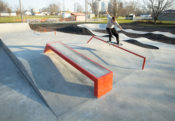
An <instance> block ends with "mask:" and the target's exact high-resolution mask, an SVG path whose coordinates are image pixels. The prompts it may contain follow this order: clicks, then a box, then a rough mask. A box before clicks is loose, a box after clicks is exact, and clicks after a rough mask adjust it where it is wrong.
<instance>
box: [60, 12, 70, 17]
mask: <svg viewBox="0 0 175 121" xmlns="http://www.w3.org/2000/svg"><path fill="white" fill-rule="evenodd" d="M62 17H63V18H70V17H71V13H69V12H63V13H62Z"/></svg>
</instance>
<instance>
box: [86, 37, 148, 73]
mask: <svg viewBox="0 0 175 121" xmlns="http://www.w3.org/2000/svg"><path fill="white" fill-rule="evenodd" d="M93 38H95V39H97V40H100V41H102V42H105V43H107V41H105V40H102V39H100V38H98V37H96V36H92V37H91V38H90V39H89V40H88V41H87V44H88V43H89V42H90V41H91V40H92V39H93ZM111 45H112V46H114V47H117V48H119V49H121V50H124V51H126V52H128V53H131V54H133V55H136V56H138V57H140V58H143V64H142V70H144V67H145V63H146V57H144V56H141V55H139V54H137V53H134V52H132V51H130V50H127V49H125V48H122V47H119V46H117V45H115V44H111Z"/></svg>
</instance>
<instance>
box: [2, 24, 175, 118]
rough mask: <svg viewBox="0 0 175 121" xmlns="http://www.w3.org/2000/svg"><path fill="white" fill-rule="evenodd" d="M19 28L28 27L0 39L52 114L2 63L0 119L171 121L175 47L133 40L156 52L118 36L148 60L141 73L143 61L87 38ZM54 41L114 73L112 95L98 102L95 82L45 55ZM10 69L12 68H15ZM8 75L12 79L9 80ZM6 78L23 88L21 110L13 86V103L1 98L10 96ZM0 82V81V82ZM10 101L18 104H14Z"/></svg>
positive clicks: (174, 98) (174, 100) (174, 105)
mask: <svg viewBox="0 0 175 121" xmlns="http://www.w3.org/2000/svg"><path fill="white" fill-rule="evenodd" d="M22 26H25V27H27V28H26V31H25V29H24V30H23V32H21V31H19V32H9V33H8V32H7V33H5V34H1V32H0V37H1V38H2V40H3V42H4V43H5V44H6V45H7V46H8V48H9V49H10V50H11V51H12V52H13V54H14V55H15V56H16V57H17V58H18V59H19V61H20V62H21V63H22V64H23V66H24V67H25V70H26V71H27V72H28V73H27V74H28V76H30V77H31V79H32V81H33V83H34V84H35V86H36V87H37V88H38V90H39V93H40V94H41V95H42V96H43V97H44V100H45V101H46V102H47V104H48V105H49V107H50V108H51V109H52V110H53V111H54V114H55V115H54V114H53V113H52V111H51V110H50V109H49V108H47V106H46V105H45V103H44V101H43V100H42V99H41V98H40V97H39V96H38V95H37V94H36V93H35V91H33V89H32V88H31V86H30V85H28V87H27V86H25V84H24V82H26V81H23V79H22V78H19V77H17V76H16V73H17V74H19V75H20V73H18V71H16V70H14V71H13V70H12V69H11V68H10V66H8V67H7V66H5V63H7V62H8V61H5V62H4V61H0V62H1V63H3V64H1V65H3V66H0V68H1V71H0V75H3V77H2V76H0V83H1V86H0V87H3V88H1V90H2V89H4V90H3V91H1V94H0V98H1V99H2V100H0V120H3V121H9V120H13V118H15V119H16V120H18V121H22V120H24V119H25V120H29V119H32V120H39V119H40V120H47V119H49V120H51V121H52V120H55V118H56V119H57V120H59V121H68V120H71V121H78V120H83V121H88V120H91V121H97V120H100V121H116V120H124V121H133V120H134V121H140V120H143V121H148V120H149V121H174V119H175V110H174V109H175V75H174V73H175V64H174V62H175V57H174V54H175V47H174V45H168V44H164V43H159V42H154V41H151V40H149V39H146V38H137V40H138V41H142V42H144V43H149V44H152V45H155V46H158V47H159V50H150V49H145V48H141V47H138V46H135V45H132V44H129V43H126V42H124V41H122V40H127V39H131V38H129V37H127V36H126V35H124V34H120V38H121V41H122V43H123V46H122V47H124V48H126V49H129V50H131V51H134V52H136V53H138V54H141V55H143V56H145V57H146V58H147V61H146V66H145V69H144V70H143V71H142V70H141V66H142V61H143V60H142V59H141V58H138V57H136V56H134V55H131V54H129V53H127V52H124V51H122V50H120V49H117V48H114V47H112V46H109V45H108V44H105V43H103V42H100V41H98V40H95V39H93V40H92V41H91V42H90V43H89V44H86V41H87V40H88V39H89V38H90V36H85V35H75V34H67V33H61V32H57V33H56V36H55V35H54V32H46V33H38V32H33V31H31V30H30V28H28V25H26V24H23V25H22V24H21V25H20V26H18V25H16V26H15V25H13V28H18V27H22ZM25 27H24V28H25ZM22 28H23V27H22ZM9 29H10V28H9ZM1 31H3V30H1ZM101 38H102V39H105V40H106V39H108V38H105V37H101ZM52 41H61V42H63V43H65V44H67V45H69V46H71V47H72V48H74V49H75V50H77V51H79V52H80V53H82V54H84V55H85V56H87V57H89V58H91V59H92V60H94V61H95V62H97V63H99V64H101V65H103V66H104V67H106V68H109V69H110V70H112V71H113V73H114V80H113V90H112V91H111V92H109V93H108V94H107V95H105V96H103V97H102V98H100V99H96V98H95V97H94V96H93V82H92V81H91V80H89V79H88V78H87V77H86V76H84V75H83V74H81V73H80V72H79V71H78V70H76V69H75V68H73V67H72V66H71V65H70V64H68V63H67V62H65V61H64V60H63V59H61V58H60V57H58V56H57V55H56V54H54V53H52V54H46V55H45V54H43V51H44V47H45V44H46V43H47V42H52ZM3 53H5V52H4V51H1V52H0V54H1V58H4V55H7V54H3ZM6 58H8V56H6ZM1 60H2V59H1ZM5 60H7V59H5ZM12 66H13V68H16V67H15V66H14V65H13V64H12ZM2 68H3V69H2ZM4 68H7V69H6V70H5V69H4ZM2 70H4V71H2ZM8 74H11V75H15V76H14V77H13V76H8ZM24 76H26V75H24ZM9 77H11V78H10V79H9V80H12V79H15V80H18V81H19V82H18V83H19V84H20V85H21V86H20V87H21V88H22V87H23V85H24V88H22V89H23V90H22V89H21V90H19V91H18V93H17V94H18V95H19V97H22V98H25V100H24V103H23V106H21V105H20V101H23V100H22V99H21V98H18V97H17V98H16V95H17V94H16V92H15V89H18V85H17V84H16V83H15V84H14V88H10V94H11V96H10V97H13V98H7V99H5V96H7V95H8V94H9V93H6V92H8V91H7V90H8V88H7V87H6V86H4V85H5V84H4V83H3V82H6V85H11V84H13V83H10V81H6V78H9ZM1 80H4V81H2V82H1ZM27 84H28V83H26V85H27ZM4 87H5V88H4ZM27 91H31V92H32V94H31V93H29V94H28V93H27V95H35V101H33V100H31V98H30V97H27V96H25V95H26V94H23V93H22V92H27ZM21 93H22V94H21ZM36 100H39V101H36ZM14 102H17V103H16V104H14ZM7 103H8V105H7ZM9 105H13V106H14V108H13V109H14V110H11V107H9ZM29 105H30V106H31V107H30V108H29V110H26V109H28V108H25V106H26V107H27V106H29ZM2 109H7V111H6V112H4V110H2ZM24 110H26V111H24ZM35 111H36V112H40V114H38V115H37V113H36V112H35ZM16 112H21V113H22V112H23V113H24V114H25V115H24V117H23V116H20V115H19V113H16ZM44 114H45V115H44ZM36 115H37V116H36ZM2 116H3V118H2Z"/></svg>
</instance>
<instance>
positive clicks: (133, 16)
mask: <svg viewBox="0 0 175 121" xmlns="http://www.w3.org/2000/svg"><path fill="white" fill-rule="evenodd" d="M134 18H135V15H134V14H129V15H128V16H126V17H125V19H128V20H133V19H134Z"/></svg>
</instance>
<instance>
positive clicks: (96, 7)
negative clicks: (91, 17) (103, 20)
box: [89, 0, 101, 17]
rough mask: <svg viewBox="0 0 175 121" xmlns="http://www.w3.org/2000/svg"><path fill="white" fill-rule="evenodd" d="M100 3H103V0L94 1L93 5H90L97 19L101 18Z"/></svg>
mask: <svg viewBox="0 0 175 121" xmlns="http://www.w3.org/2000/svg"><path fill="white" fill-rule="evenodd" d="M99 1H101V0H92V2H91V3H89V5H90V7H91V10H92V13H94V14H95V16H96V17H97V16H98V17H99V12H100V11H99V7H100V6H99Z"/></svg>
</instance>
